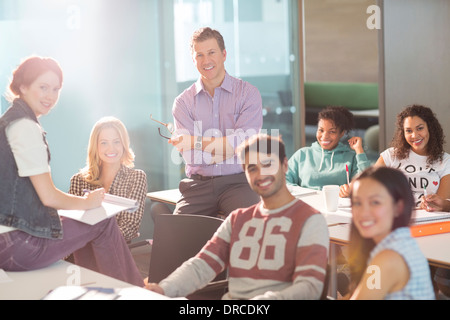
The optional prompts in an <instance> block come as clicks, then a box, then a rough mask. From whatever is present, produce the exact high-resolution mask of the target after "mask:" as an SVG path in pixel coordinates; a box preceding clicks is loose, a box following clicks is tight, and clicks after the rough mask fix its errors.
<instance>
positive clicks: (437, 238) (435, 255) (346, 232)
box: [328, 224, 450, 269]
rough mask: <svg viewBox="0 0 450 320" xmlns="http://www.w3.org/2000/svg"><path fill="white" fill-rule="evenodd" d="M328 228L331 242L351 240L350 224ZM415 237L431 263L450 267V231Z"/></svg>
mask: <svg viewBox="0 0 450 320" xmlns="http://www.w3.org/2000/svg"><path fill="white" fill-rule="evenodd" d="M328 230H329V232H330V241H331V242H333V243H336V244H340V245H348V243H349V241H350V225H348V224H346V225H339V226H332V227H330V228H328ZM415 239H416V241H417V244H418V245H419V247H420V249H421V250H422V253H423V255H424V256H425V257H426V258H427V260H428V263H429V264H430V265H432V266H435V267H441V268H447V269H450V250H449V249H448V248H447V249H446V244H448V243H450V233H442V234H435V235H432V236H424V237H417V238H415Z"/></svg>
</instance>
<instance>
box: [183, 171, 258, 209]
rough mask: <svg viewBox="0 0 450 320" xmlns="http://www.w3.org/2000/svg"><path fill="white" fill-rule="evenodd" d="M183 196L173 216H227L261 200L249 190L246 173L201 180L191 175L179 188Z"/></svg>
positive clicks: (202, 178)
mask: <svg viewBox="0 0 450 320" xmlns="http://www.w3.org/2000/svg"><path fill="white" fill-rule="evenodd" d="M179 189H180V192H181V194H182V197H181V199H180V200H179V201H178V203H177V205H176V207H175V211H174V214H198V215H206V216H217V215H218V214H219V213H220V214H221V215H224V216H227V215H228V214H229V213H230V212H231V211H233V210H235V209H238V208H248V207H250V206H252V205H254V204H256V203H258V202H259V201H260V200H261V199H260V197H259V196H258V195H257V194H256V193H255V192H254V191H253V190H252V189H251V188H250V186H249V184H248V182H247V178H246V177H245V173H239V174H233V175H227V176H218V177H204V176H198V175H194V176H192V177H191V178H187V179H183V180H181V182H180V185H179Z"/></svg>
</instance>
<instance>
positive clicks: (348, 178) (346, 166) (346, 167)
mask: <svg viewBox="0 0 450 320" xmlns="http://www.w3.org/2000/svg"><path fill="white" fill-rule="evenodd" d="M345 171H347V184H348V185H350V177H349V173H348V165H347V164H346V165H345Z"/></svg>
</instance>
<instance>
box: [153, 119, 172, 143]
mask: <svg viewBox="0 0 450 320" xmlns="http://www.w3.org/2000/svg"><path fill="white" fill-rule="evenodd" d="M150 119H151V120H153V121H155V122H158V123H159V124H162V125H163V126H165V127H166V128H167V130H168V131H169V132H170V134H172V133H173V130H174V128H173V124H172V123H170V122H169V123H164V122H161V121H158V120H156V119H153V117H152V115H150ZM158 133H159V135H160V136H161V137H163V138H166V139H171V138H169V137H166V136H165V135H163V134H161V128H158Z"/></svg>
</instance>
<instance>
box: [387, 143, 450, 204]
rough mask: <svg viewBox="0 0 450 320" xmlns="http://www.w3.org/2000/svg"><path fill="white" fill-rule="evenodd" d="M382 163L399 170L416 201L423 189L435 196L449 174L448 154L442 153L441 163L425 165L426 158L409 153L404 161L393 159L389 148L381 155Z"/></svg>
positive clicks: (422, 193)
mask: <svg viewBox="0 0 450 320" xmlns="http://www.w3.org/2000/svg"><path fill="white" fill-rule="evenodd" d="M381 156H382V157H383V160H384V163H385V164H386V166H388V167H393V168H397V169H400V170H401V171H402V172H403V173H404V174H405V175H406V176H407V177H408V181H409V184H410V186H411V190H412V192H413V195H414V199H415V201H416V205H417V204H418V203H420V198H422V196H423V195H424V189H426V191H427V193H428V194H435V193H436V192H437V190H438V189H439V186H440V182H441V179H442V178H443V177H444V176H446V175H448V174H450V154H448V153H444V157H443V159H442V161H441V162H438V163H433V164H432V165H431V166H430V165H429V164H428V163H427V156H421V155H418V154H417V153H415V152H413V151H411V150H410V151H409V156H408V158H406V159H403V160H400V159H397V158H395V157H394V148H389V149H387V150H385V151H384V152H382V153H381Z"/></svg>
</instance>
